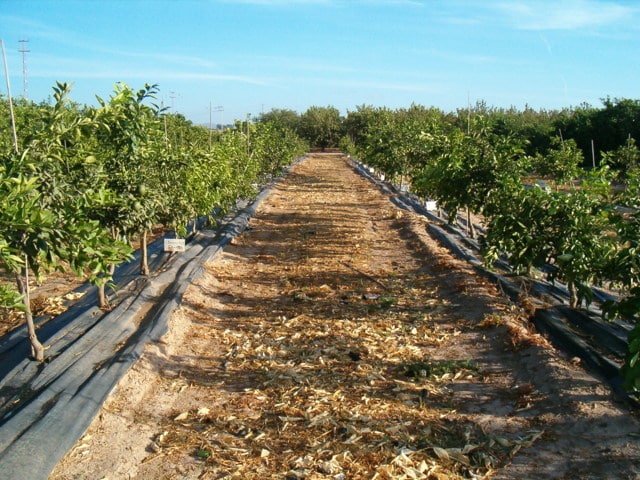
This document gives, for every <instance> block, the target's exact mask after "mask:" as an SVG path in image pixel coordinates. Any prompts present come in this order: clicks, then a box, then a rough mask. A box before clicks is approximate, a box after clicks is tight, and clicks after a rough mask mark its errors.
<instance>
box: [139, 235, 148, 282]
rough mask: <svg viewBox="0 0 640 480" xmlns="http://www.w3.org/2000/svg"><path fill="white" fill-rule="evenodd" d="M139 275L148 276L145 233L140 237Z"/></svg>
mask: <svg viewBox="0 0 640 480" xmlns="http://www.w3.org/2000/svg"><path fill="white" fill-rule="evenodd" d="M140 275H149V261H148V260H147V231H146V230H143V232H142V234H141V235H140Z"/></svg>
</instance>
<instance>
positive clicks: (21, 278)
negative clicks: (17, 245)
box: [16, 265, 44, 363]
mask: <svg viewBox="0 0 640 480" xmlns="http://www.w3.org/2000/svg"><path fill="white" fill-rule="evenodd" d="M16 283H17V284H18V291H19V292H20V294H21V295H22V298H23V302H24V317H25V320H26V322H27V332H28V334H29V343H30V344H31V358H33V359H34V360H37V361H38V362H40V363H42V362H44V347H43V346H42V344H41V343H40V341H39V340H38V337H37V335H36V327H35V325H34V323H33V314H32V313H31V297H30V295H29V266H28V265H25V267H24V268H23V269H22V272H20V273H17V274H16Z"/></svg>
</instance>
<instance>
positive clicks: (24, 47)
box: [18, 39, 31, 100]
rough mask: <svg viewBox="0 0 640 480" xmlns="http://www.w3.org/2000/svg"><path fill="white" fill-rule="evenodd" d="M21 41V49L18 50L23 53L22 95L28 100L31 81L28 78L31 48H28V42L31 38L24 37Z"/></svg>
mask: <svg viewBox="0 0 640 480" xmlns="http://www.w3.org/2000/svg"><path fill="white" fill-rule="evenodd" d="M19 42H20V49H19V50H18V51H19V52H20V53H22V89H23V93H22V96H23V97H24V98H25V100H26V99H27V98H29V82H28V80H27V53H29V52H30V51H31V50H28V49H27V43H29V40H24V39H23V40H19Z"/></svg>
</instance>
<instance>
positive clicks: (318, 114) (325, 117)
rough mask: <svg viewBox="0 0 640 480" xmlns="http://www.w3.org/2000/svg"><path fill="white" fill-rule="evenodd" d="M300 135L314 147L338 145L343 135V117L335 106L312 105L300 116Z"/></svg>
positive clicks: (323, 147) (322, 147)
mask: <svg viewBox="0 0 640 480" xmlns="http://www.w3.org/2000/svg"><path fill="white" fill-rule="evenodd" d="M298 133H299V135H300V136H301V137H302V138H304V139H305V140H306V141H307V142H309V144H310V145H311V146H312V147H317V148H321V149H322V150H324V149H325V148H328V147H337V146H338V143H339V141H340V138H342V135H343V125H342V118H341V117H340V112H339V111H338V109H337V108H335V107H331V106H329V107H318V106H312V107H309V108H308V109H307V111H306V112H304V113H303V114H302V116H301V118H300V127H299V130H298Z"/></svg>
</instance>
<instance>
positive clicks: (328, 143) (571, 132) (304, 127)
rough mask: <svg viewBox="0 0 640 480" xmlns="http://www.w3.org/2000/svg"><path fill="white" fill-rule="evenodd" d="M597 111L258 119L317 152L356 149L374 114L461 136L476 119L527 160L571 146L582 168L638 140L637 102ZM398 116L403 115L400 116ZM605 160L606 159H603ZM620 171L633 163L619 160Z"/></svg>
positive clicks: (280, 114)
mask: <svg viewBox="0 0 640 480" xmlns="http://www.w3.org/2000/svg"><path fill="white" fill-rule="evenodd" d="M602 102H603V106H602V107H600V108H598V107H594V106H591V105H589V104H583V105H580V106H578V107H572V108H565V109H562V110H534V109H532V108H530V107H525V108H524V109H523V110H518V109H516V108H508V109H505V108H494V107H489V106H487V105H486V104H485V103H484V102H477V103H476V104H475V105H474V106H470V107H469V108H467V109H458V110H457V111H455V112H450V113H445V112H443V111H440V110H438V109H428V108H424V107H422V106H419V105H414V106H412V107H411V108H409V109H406V110H398V111H392V110H389V109H375V108H373V107H368V106H359V107H357V108H356V109H355V110H353V111H349V112H347V116H346V117H342V116H341V115H340V112H339V111H338V109H336V108H335V107H331V106H329V107H317V106H313V107H310V108H309V109H308V110H307V111H306V112H304V113H302V114H300V115H299V114H298V113H296V112H295V111H293V110H286V109H284V110H282V109H276V110H272V111H271V112H268V113H265V114H263V115H262V116H261V117H260V119H261V120H263V121H267V120H268V121H273V122H276V123H278V124H280V125H283V126H286V127H288V128H290V129H291V130H293V131H295V132H297V133H298V135H300V136H301V137H302V138H304V139H306V140H307V141H308V142H309V144H310V145H311V146H314V147H317V148H322V149H325V148H328V147H338V146H341V147H344V146H345V144H348V143H349V142H353V143H359V142H360V140H361V138H360V137H361V135H362V134H363V133H362V126H363V124H362V122H363V117H367V113H368V112H370V111H374V110H379V113H380V111H385V112H386V115H387V116H388V117H389V118H391V117H395V116H397V115H406V116H409V117H414V118H415V117H420V115H421V113H420V112H421V111H424V112H430V114H431V115H434V116H436V117H438V118H439V119H440V120H441V121H443V122H445V123H447V124H450V125H452V126H455V127H457V128H459V129H460V130H462V131H467V130H468V128H469V122H470V118H472V117H477V116H482V117H483V118H485V119H487V123H488V125H489V128H491V130H492V132H493V133H495V134H496V135H510V136H514V137H516V138H518V139H520V140H521V142H522V148H523V150H524V152H525V153H526V154H527V155H528V156H531V157H534V156H536V155H544V154H545V152H546V151H547V150H549V149H550V148H554V147H555V146H557V141H565V140H572V141H573V142H575V146H576V147H577V148H578V150H579V151H580V153H581V155H582V161H583V165H582V166H587V167H592V166H593V164H594V163H595V164H596V165H599V164H600V163H601V162H602V161H603V160H605V161H606V160H607V159H606V158H604V157H603V156H602V155H603V152H611V151H614V150H616V149H618V148H620V147H622V146H624V145H625V144H626V143H627V142H628V140H629V139H630V138H636V139H637V138H640V100H631V99H618V98H615V99H611V98H606V99H604V100H603V101H602ZM402 112H404V113H402ZM609 160H610V159H609ZM623 160H624V162H623V163H622V164H621V165H613V164H612V163H611V162H610V161H609V162H608V164H609V165H611V166H613V167H614V168H616V169H617V168H626V167H625V165H627V164H628V163H631V162H634V161H636V162H637V159H629V158H624V159H623Z"/></svg>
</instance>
